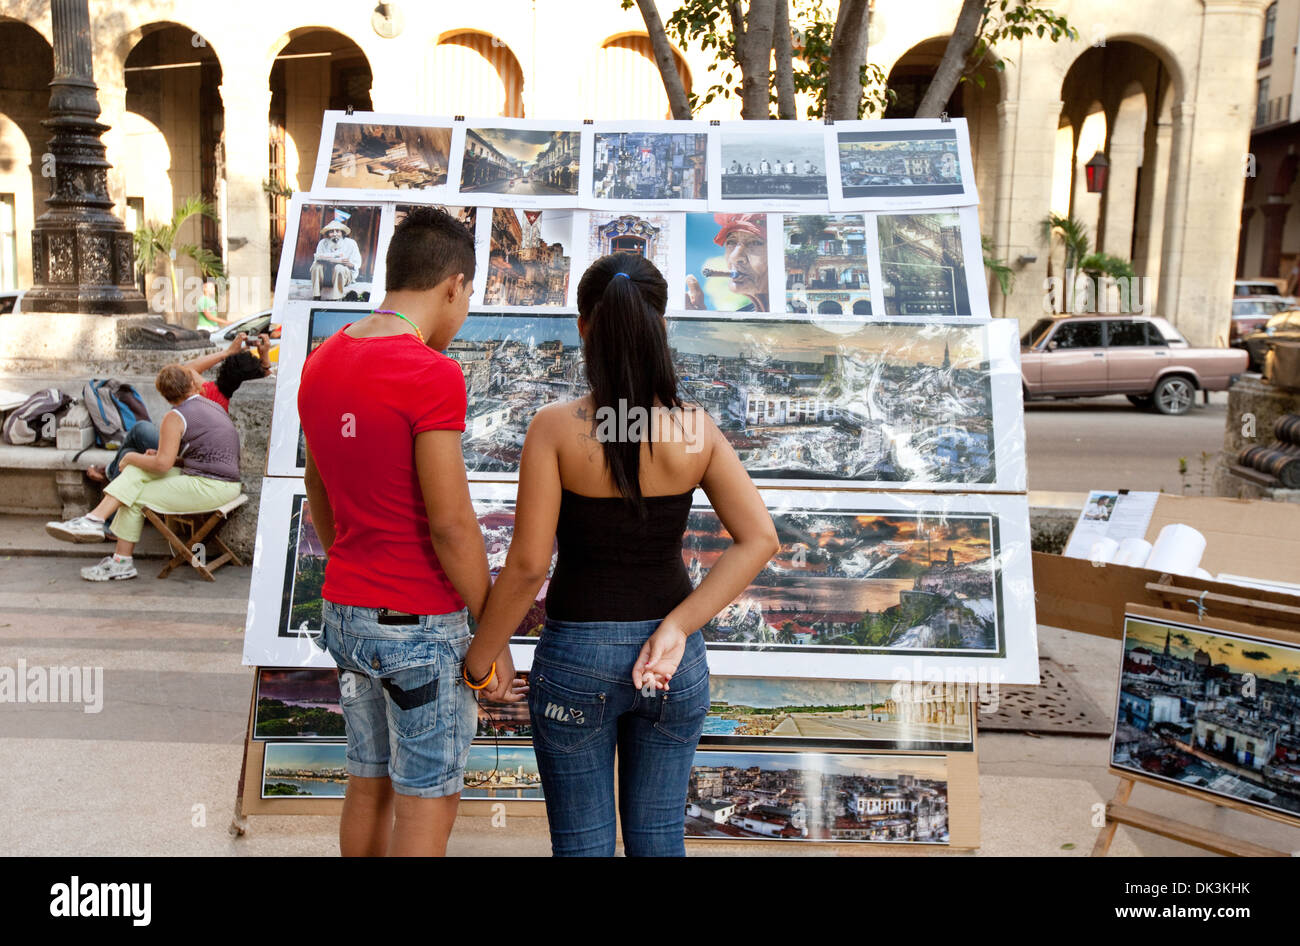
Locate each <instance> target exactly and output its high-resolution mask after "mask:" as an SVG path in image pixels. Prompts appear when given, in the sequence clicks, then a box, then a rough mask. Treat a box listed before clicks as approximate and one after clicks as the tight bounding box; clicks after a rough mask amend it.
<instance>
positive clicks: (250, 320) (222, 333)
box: [211, 309, 280, 364]
mask: <svg viewBox="0 0 1300 946" xmlns="http://www.w3.org/2000/svg"><path fill="white" fill-rule="evenodd" d="M240 332H247V333H248V338H249V341H250V342H251V341H255V340H256V339H257V336H259V335H261V334H262V333H263V332H267V333H269V334H270V336H271V340H272V341H274V342H277V343H278V342H279V341H280V326H279V325H278V324H277V325H272V324H271V310H270V309H263V310H262V311H261V312H257V313H255V314H253V315H250V316H248V317H247V318H244V319H240V320H239V321H237V322H232V323H231V324H230V325H227V326H226V327H225V328H219V329H217V330H216V331H214V332H212V333H211V337H212V341H213V343H214V344H216V345H218V346H220V347H222V348H224V347H225V346H227V345H229V344H230V343H231V342H233V341H234V340H235V336H237V335H238V334H239V333H240ZM268 357H269V358H270V359H271V364H276V363H277V362H278V361H279V360H280V346H279V344H276V345H273V346H272V347H271V351H270V353H269V355H268Z"/></svg>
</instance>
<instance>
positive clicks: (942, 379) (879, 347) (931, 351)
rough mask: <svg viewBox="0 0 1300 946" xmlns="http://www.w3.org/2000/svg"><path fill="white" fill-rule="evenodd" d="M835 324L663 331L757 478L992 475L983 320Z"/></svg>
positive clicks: (691, 325)
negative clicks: (838, 329) (971, 323)
mask: <svg viewBox="0 0 1300 946" xmlns="http://www.w3.org/2000/svg"><path fill="white" fill-rule="evenodd" d="M841 327H844V328H846V331H844V332H833V331H829V330H828V329H826V328H824V327H822V326H820V325H818V324H817V323H813V322H810V321H803V320H799V321H795V320H789V319H763V320H760V319H709V318H692V317H686V316H682V317H678V318H673V319H670V320H669V323H668V340H669V344H670V345H671V347H672V350H673V360H674V362H675V364H676V365H677V370H678V373H679V375H680V377H681V381H682V386H683V388H684V389H685V391H686V393H687V394H688V395H689V396H690V398H691V399H692V400H694V401H696V402H698V403H699V404H701V405H703V406H704V407H705V408H706V409H707V410H708V412H709V413H710V414H711V415H712V416H713V419H714V420H715V421H716V422H717V424H718V427H719V428H720V429H721V430H722V432H723V434H724V435H725V436H726V437H727V439H728V440H729V441H730V442H731V445H732V446H733V447H735V449H736V452H737V453H738V454H739V455H740V459H741V461H742V462H743V463H744V464H745V469H746V470H748V471H749V473H750V475H751V476H753V477H755V478H757V479H770V480H783V481H790V480H839V481H843V482H849V481H852V482H856V483H908V484H911V485H913V486H918V485H920V484H925V485H940V484H944V485H948V484H956V485H961V486H975V485H977V484H984V485H987V484H992V483H994V481H995V480H996V479H997V468H998V463H997V458H996V456H995V449H996V438H995V436H994V432H995V431H994V428H995V423H994V392H993V386H992V372H991V369H990V360H989V352H988V339H987V337H986V335H985V329H984V327H982V326H970V327H967V326H956V325H920V324H904V323H869V324H865V325H861V326H852V327H845V326H841ZM1013 327H1014V326H1013ZM1017 386H1018V382H1017Z"/></svg>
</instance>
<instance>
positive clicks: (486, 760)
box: [460, 743, 542, 801]
mask: <svg viewBox="0 0 1300 946" xmlns="http://www.w3.org/2000/svg"><path fill="white" fill-rule="evenodd" d="M460 798H461V801H474V800H481V799H488V798H490V799H493V800H497V801H502V800H504V801H510V800H511V799H513V800H515V801H541V800H542V776H541V774H540V773H539V772H538V771H537V756H536V755H535V754H534V753H533V747H532V746H494V745H491V744H488V745H481V744H477V743H476V744H475V745H473V746H471V747H470V750H469V761H468V762H466V763H465V788H464V790H463V791H462V792H461V793H460Z"/></svg>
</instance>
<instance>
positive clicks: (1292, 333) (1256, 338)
mask: <svg viewBox="0 0 1300 946" xmlns="http://www.w3.org/2000/svg"><path fill="white" fill-rule="evenodd" d="M1275 338H1277V339H1287V340H1288V341H1300V309H1287V310H1286V311H1285V312H1279V313H1278V314H1277V315H1275V316H1273V317H1272V318H1271V319H1269V320H1268V321H1267V322H1266V323H1265V324H1264V326H1263V327H1262V328H1260V329H1259V330H1258V331H1255V332H1251V333H1250V334H1249V335H1247V336H1245V337H1244V338H1242V340H1241V346H1242V347H1243V348H1244V349H1246V353H1247V354H1248V355H1249V357H1250V370H1251V371H1263V370H1264V356H1265V355H1267V354H1268V343H1269V342H1270V341H1271V340H1272V339H1275Z"/></svg>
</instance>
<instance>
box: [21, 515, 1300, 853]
mask: <svg viewBox="0 0 1300 946" xmlns="http://www.w3.org/2000/svg"><path fill="white" fill-rule="evenodd" d="M4 522H5V520H4V518H3V517H0V538H2V537H3V534H4V528H2V526H3V525H4ZM65 548H66V549H68V550H72V547H67V546H65ZM95 548H96V549H97V548H98V547H95ZM85 561H86V560H85V559H84V558H80V557H76V556H71V555H66V554H64V555H48V556H22V557H18V556H10V555H6V554H5V553H4V552H3V551H0V666H10V667H13V666H16V664H17V661H18V660H19V659H23V660H25V661H26V662H27V664H28V666H37V665H43V666H50V665H73V666H91V667H102V668H103V671H104V684H103V687H104V694H105V699H104V704H103V710H102V712H100V713H98V714H87V713H85V712H84V711H83V708H82V707H81V706H71V705H66V704H64V705H58V704H56V705H48V704H36V705H33V704H22V705H15V704H11V703H4V704H0V769H3V771H4V772H5V781H6V786H7V792H6V794H7V802H8V803H7V804H6V805H5V806H4V807H3V809H0V838H3V839H4V840H3V842H0V853H2V854H45V855H48V854H63V855H105V854H139V855H154V854H170V855H275V854H292V855H300V854H306V855H334V854H336V853H337V850H338V848H337V839H336V832H337V820H336V819H334V818H323V817H303V816H299V817H290V816H277V817H271V816H251V817H250V818H249V819H248V821H249V827H248V832H247V834H246V835H245V836H244V837H242V838H239V839H234V838H232V837H231V836H230V835H229V834H228V833H227V827H228V826H229V824H230V821H231V818H232V816H233V812H234V795H235V785H236V782H237V780H238V777H239V769H240V764H241V759H242V752H243V738H244V729H245V725H246V723H247V712H248V703H249V698H250V693H251V689H252V685H253V674H252V671H251V669H250V668H246V667H243V666H241V665H240V654H241V645H242V634H243V618H244V612H245V607H246V604H247V594H248V580H249V574H250V570H249V569H248V568H236V567H228V568H226V569H223V570H222V571H221V572H219V573H218V574H217V581H216V583H214V584H210V583H208V582H204V581H202V580H201V579H200V578H199V577H198V576H197V575H196V574H194V573H193V571H192V570H190V569H184V570H181V571H178V572H177V573H175V574H173V575H172V576H171V577H170V578H168V579H166V580H165V581H158V580H156V579H155V578H153V577H152V575H153V574H154V573H155V572H154V569H153V568H152V566H150V567H149V568H148V569H146V571H145V572H144V573H143V574H142V577H141V578H139V579H137V580H135V581H129V582H114V583H109V584H107V585H92V584H89V583H87V582H84V581H82V580H81V579H80V577H79V576H78V574H77V569H78V568H79V567H80V566H81V565H84V564H85ZM1040 642H1041V646H1042V649H1043V651H1044V652H1045V653H1047V654H1049V655H1051V656H1052V657H1054V658H1055V659H1056V660H1057V661H1059V662H1060V663H1062V664H1065V665H1066V666H1067V667H1068V668H1069V669H1070V670H1071V671H1072V672H1073V673H1074V674H1075V675H1076V676H1077V678H1078V679H1079V681H1080V682H1081V683H1082V684H1083V686H1084V687H1085V689H1086V690H1087V692H1088V695H1089V696H1091V697H1092V698H1093V700H1095V701H1096V703H1097V704H1098V705H1099V706H1102V707H1104V708H1106V710H1107V711H1108V712H1111V711H1113V706H1114V703H1115V691H1114V687H1115V685H1116V681H1117V676H1118V664H1117V657H1118V652H1119V643H1118V642H1117V641H1110V640H1102V639H1098V638H1091V637H1087V636H1085V635H1081V634H1073V633H1070V632H1066V631H1058V630H1054V629H1050V628H1041V629H1040ZM1108 748H1109V746H1108V741H1107V740H1106V739H1103V738H1084V737H1059V736H1057V737H1042V738H1038V737H1033V736H1025V735H1017V734H1002V733H992V734H988V735H981V737H980V741H979V749H980V769H981V777H980V790H981V796H982V812H981V819H982V827H981V836H982V846H981V849H980V850H979V851H978V852H977V853H978V855H1028V854H1036V855H1058V856H1083V855H1087V854H1088V853H1089V852H1090V851H1091V848H1092V843H1093V840H1094V839H1095V837H1096V834H1097V830H1096V828H1094V827H1093V826H1092V825H1091V819H1092V816H1093V807H1094V806H1095V805H1096V804H1098V803H1103V802H1104V801H1105V800H1106V799H1107V798H1109V797H1110V795H1111V794H1112V792H1113V791H1114V788H1115V784H1116V779H1115V777H1114V776H1111V775H1109V774H1108V773H1107V771H1106V759H1107V753H1108ZM1133 803H1134V804H1136V805H1139V806H1143V807H1147V808H1149V809H1150V810H1152V811H1155V812H1158V813H1160V814H1164V815H1167V816H1170V817H1174V818H1180V819H1183V820H1186V821H1190V822H1192V823H1194V824H1199V825H1203V826H1205V827H1212V828H1214V829H1216V830H1220V831H1224V832H1226V833H1228V834H1232V835H1234V836H1237V837H1241V838H1245V839H1248V840H1251V841H1255V842H1258V843H1263V844H1269V845H1271V846H1274V847H1282V848H1292V849H1300V830H1296V829H1291V828H1287V827H1286V826H1283V825H1279V824H1276V823H1273V822H1269V821H1266V820H1263V819H1260V818H1255V817H1251V816H1249V815H1245V814H1242V813H1240V812H1235V811H1231V810H1229V809H1223V808H1217V807H1215V806H1213V805H1210V804H1207V803H1205V802H1202V801H1198V800H1196V799H1190V798H1186V797H1183V796H1180V795H1177V794H1174V793H1171V792H1165V791H1160V790H1158V789H1154V788H1149V787H1145V786H1139V787H1138V788H1137V790H1136V791H1135V792H1134V795H1133ZM844 850H846V848H844V847H823V846H821V845H813V844H771V845H768V846H765V847H759V846H756V845H753V844H707V845H698V846H697V845H692V846H690V851H691V852H693V853H698V854H718V855H743V856H753V855H755V854H759V853H761V854H764V855H778V856H794V855H809V856H826V855H830V856H834V855H842V853H843V851H844ZM851 850H853V852H854V853H857V852H858V851H860V852H861V853H863V854H870V853H871V848H870V846H868V845H861V846H857V847H853V848H851ZM450 852H451V853H452V854H456V855H542V856H544V855H547V854H549V843H548V840H547V834H546V824H545V819H544V818H536V817H511V818H510V819H509V820H508V822H507V823H506V825H505V826H504V827H501V828H494V827H493V826H492V825H491V822H490V820H489V818H487V817H467V816H462V817H461V818H460V819H459V820H458V821H457V823H456V828H455V831H454V833H453V836H452V840H451V846H450ZM920 853H926V854H937V855H938V856H966V855H963V854H957V853H956V852H943V851H935V850H934V849H928V850H926V851H924V852H918V854H920ZM1111 853H1112V856H1120V855H1122V856H1133V855H1139V854H1147V855H1157V854H1164V855H1189V854H1197V853H1200V852H1198V851H1196V850H1195V849H1193V848H1189V847H1186V846H1184V845H1181V844H1178V843H1176V842H1172V841H1166V840H1164V839H1161V838H1158V837H1155V836H1153V835H1147V834H1141V833H1137V832H1129V831H1128V830H1127V829H1124V828H1121V829H1120V830H1119V832H1118V833H1117V835H1116V839H1115V843H1114V845H1113V846H1112V849H1111Z"/></svg>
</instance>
